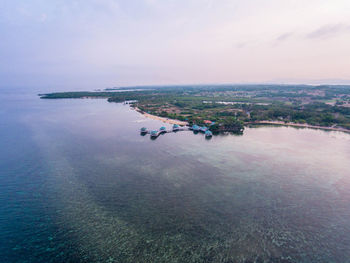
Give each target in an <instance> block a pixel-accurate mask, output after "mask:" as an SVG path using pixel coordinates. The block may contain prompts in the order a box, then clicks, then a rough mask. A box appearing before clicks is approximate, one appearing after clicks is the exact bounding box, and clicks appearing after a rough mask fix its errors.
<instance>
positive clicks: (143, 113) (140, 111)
mask: <svg viewBox="0 0 350 263" xmlns="http://www.w3.org/2000/svg"><path fill="white" fill-rule="evenodd" d="M134 109H135V110H136V111H137V112H139V113H141V114H142V115H144V116H145V117H147V118H150V119H153V120H158V121H162V122H164V123H169V124H177V125H181V126H186V125H187V124H188V122H186V121H180V120H173V119H169V118H164V117H159V116H156V115H152V114H149V113H147V112H143V111H142V110H140V109H139V108H137V107H134Z"/></svg>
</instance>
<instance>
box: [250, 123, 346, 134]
mask: <svg viewBox="0 0 350 263" xmlns="http://www.w3.org/2000/svg"><path fill="white" fill-rule="evenodd" d="M246 124H257V125H259V124H270V125H280V126H291V127H299V128H310V129H320V130H328V131H340V132H346V133H350V130H348V129H345V128H335V127H325V126H318V125H310V124H301V123H293V122H287V123H285V122H283V121H255V122H247V123H246Z"/></svg>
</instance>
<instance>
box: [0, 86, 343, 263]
mask: <svg viewBox="0 0 350 263" xmlns="http://www.w3.org/2000/svg"><path fill="white" fill-rule="evenodd" d="M0 97H1V101H2V103H1V105H0V128H1V129H0V146H1V148H0V158H1V159H0V160H1V164H0V258H1V259H2V261H3V262H350V162H349V160H350V135H349V134H345V133H339V132H325V131H321V130H311V129H295V128H290V127H289V128H287V127H260V128H247V129H246V130H245V132H244V135H243V136H234V135H221V136H214V137H213V138H212V139H211V140H205V139H204V136H203V135H200V134H198V135H194V134H193V133H191V132H179V133H176V134H166V135H164V136H160V137H159V138H158V139H157V140H150V138H149V137H148V136H144V137H143V136H140V134H139V128H140V127H142V126H146V127H148V128H159V127H160V126H162V125H163V124H162V123H160V122H158V121H154V120H149V119H146V118H145V117H143V116H142V115H140V114H138V113H137V112H135V111H133V110H130V109H129V107H128V106H126V105H122V104H115V103H108V102H106V100H101V99H96V100H91V99H86V100H40V99H38V98H37V97H36V96H35V94H34V93H32V92H27V93H24V94H22V95H20V96H19V95H16V94H13V93H12V92H11V91H7V92H3V93H2V94H1V95H0ZM166 126H167V127H169V128H170V126H169V125H166Z"/></svg>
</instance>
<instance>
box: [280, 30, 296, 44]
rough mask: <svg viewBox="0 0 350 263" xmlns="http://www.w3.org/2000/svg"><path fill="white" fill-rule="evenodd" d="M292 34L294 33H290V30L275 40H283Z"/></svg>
mask: <svg viewBox="0 0 350 263" xmlns="http://www.w3.org/2000/svg"><path fill="white" fill-rule="evenodd" d="M293 35H294V33H292V32H288V33H284V34H281V35H279V36H278V37H277V38H276V41H277V42H280V41H285V40H287V39H289V38H290V37H292V36H293Z"/></svg>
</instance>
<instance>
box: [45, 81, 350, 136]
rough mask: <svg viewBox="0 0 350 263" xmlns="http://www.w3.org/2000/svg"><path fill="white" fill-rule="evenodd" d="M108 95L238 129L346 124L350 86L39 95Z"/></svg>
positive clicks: (202, 122)
mask: <svg viewBox="0 0 350 263" xmlns="http://www.w3.org/2000/svg"><path fill="white" fill-rule="evenodd" d="M86 97H99V98H101V97H102V98H108V101H109V102H124V101H128V100H132V101H134V100H135V101H136V102H135V103H133V106H135V107H138V108H139V109H140V110H141V111H144V112H147V113H150V114H154V115H157V116H162V117H167V118H172V119H178V120H183V121H188V122H189V124H197V125H205V124H208V123H209V121H211V122H214V123H215V124H213V125H211V126H210V129H211V130H212V131H214V132H215V131H218V132H219V131H232V132H241V131H242V130H243V127H244V124H245V123H254V122H259V121H282V122H285V123H291V122H292V123H300V124H310V125H318V126H324V127H330V126H332V127H339V128H345V129H350V86H345V85H344V86H328V85H322V86H306V85H216V86H165V87H154V86H153V87H142V89H140V87H128V88H123V89H119V90H118V89H109V91H107V90H105V91H101V92H63V93H51V94H43V95H41V98H44V99H58V98H86Z"/></svg>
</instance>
